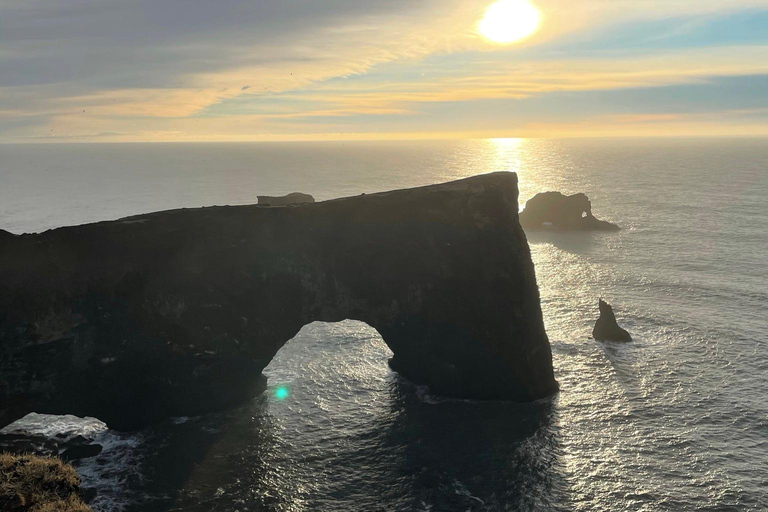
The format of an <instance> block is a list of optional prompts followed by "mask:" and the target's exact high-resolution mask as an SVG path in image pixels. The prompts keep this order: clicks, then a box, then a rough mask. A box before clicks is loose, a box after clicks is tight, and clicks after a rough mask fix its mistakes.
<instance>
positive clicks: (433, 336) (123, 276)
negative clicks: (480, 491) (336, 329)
mask: <svg viewBox="0 0 768 512" xmlns="http://www.w3.org/2000/svg"><path fill="white" fill-rule="evenodd" d="M517 198H518V189H517V176H516V175H515V174H513V173H494V174H487V175H481V176H476V177H472V178H468V179H464V180H460V181H455V182H450V183H445V184H441V185H433V186H427V187H421V188H414V189H406V190H397V191H392V192H386V193H379V194H369V195H363V196H357V197H351V198H345V199H338V200H333V201H325V202H319V203H305V204H297V205H294V206H291V207H285V208H274V207H265V206H258V205H253V206H236V207H210V208H198V209H182V210H174V211H165V212H159V213H152V214H147V215H139V216H135V217H130V218H125V219H121V220H117V221H110V222H99V223H95V224H88V225H82V226H74V227H66V228H60V229H55V230H50V231H46V232H44V233H40V234H26V235H13V234H10V233H7V232H3V233H0V283H2V289H3V293H2V294H0V410H2V414H3V416H2V418H0V425H3V424H7V423H9V422H11V421H13V420H14V419H16V418H18V417H21V416H23V415H24V414H26V413H28V412H30V411H36V412H40V413H53V414H64V413H69V414H76V415H78V416H94V417H97V418H99V419H101V420H103V421H105V422H106V423H107V424H108V425H109V426H110V427H112V428H116V429H131V428H135V427H137V426H140V425H143V424H146V423H149V422H152V421H155V420H158V419H161V418H165V417H169V416H176V415H191V414H197V413H202V412H205V411H209V410H213V409H218V408H222V407H226V406H229V405H232V404H236V403H239V402H241V401H244V400H246V399H249V398H251V397H253V396H254V394H256V393H258V392H260V391H261V390H263V389H264V387H265V378H264V377H263V376H262V373H261V371H262V370H263V369H264V367H265V366H266V365H267V364H269V362H270V360H271V359H272V358H273V357H274V355H275V353H276V352H277V351H278V350H279V349H280V347H282V346H283V345H284V344H285V343H286V342H287V341H289V340H290V339H291V338H293V337H294V336H295V335H296V334H297V333H298V331H299V330H300V329H301V328H302V327H303V326H304V325H306V324H308V323H310V322H313V321H327V322H336V321H340V320H344V319H353V320H360V321H363V322H366V323H368V324H369V325H371V326H372V327H374V328H376V329H377V330H378V332H379V333H380V334H381V336H382V338H383V339H384V341H385V342H386V343H387V345H388V346H389V348H390V349H391V350H392V352H393V357H392V359H391V361H390V365H391V367H392V368H393V369H394V370H396V371H397V372H399V373H401V374H402V375H404V376H405V377H407V378H408V379H410V380H412V381H414V382H416V383H422V384H427V385H428V386H429V387H430V388H431V390H432V391H433V392H434V393H437V394H443V395H447V396H453V397H466V398H477V399H508V400H517V401H529V400H536V399H539V398H542V397H545V396H548V395H550V394H552V393H553V392H555V391H556V389H557V383H556V381H555V379H554V376H553V370H552V356H551V351H550V346H549V341H548V339H547V335H546V333H545V331H544V324H543V321H542V313H541V307H540V303H539V292H538V287H537V285H536V277H535V274H534V268H533V264H532V261H531V255H530V250H529V247H528V243H527V240H526V237H525V234H524V233H523V230H522V229H521V227H520V223H519V222H518V212H517V204H518V203H517ZM327 364H329V365H333V364H335V362H334V361H333V360H328V361H327Z"/></svg>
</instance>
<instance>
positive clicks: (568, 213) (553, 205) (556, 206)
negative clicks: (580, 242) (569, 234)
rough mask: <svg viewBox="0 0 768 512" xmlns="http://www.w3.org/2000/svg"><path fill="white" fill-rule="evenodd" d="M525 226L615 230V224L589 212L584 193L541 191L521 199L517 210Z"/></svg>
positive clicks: (533, 227)
mask: <svg viewBox="0 0 768 512" xmlns="http://www.w3.org/2000/svg"><path fill="white" fill-rule="evenodd" d="M520 223H521V224H522V226H523V228H525V229H544V228H549V229H558V230H566V231H567V230H581V231H588V230H600V231H618V230H619V229H621V228H619V226H617V225H616V224H612V223H610V222H608V221H605V220H600V219H598V218H596V217H595V216H594V215H592V202H591V201H590V200H589V198H588V197H587V196H586V195H585V194H581V193H580V194H573V195H570V196H566V195H564V194H561V193H560V192H542V193H540V194H536V195H535V196H533V197H532V198H531V199H529V200H528V202H526V203H525V209H524V210H523V211H522V212H520Z"/></svg>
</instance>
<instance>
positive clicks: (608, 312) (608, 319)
mask: <svg viewBox="0 0 768 512" xmlns="http://www.w3.org/2000/svg"><path fill="white" fill-rule="evenodd" d="M599 307H600V318H598V319H597V322H595V328H594V329H592V337H593V338H595V339H596V340H597V341H632V336H630V335H629V333H628V332H627V331H626V330H624V329H622V328H621V327H619V324H618V323H617V322H616V316H615V315H614V314H613V308H612V307H611V305H610V304H608V303H607V302H605V301H604V300H603V299H600V303H599Z"/></svg>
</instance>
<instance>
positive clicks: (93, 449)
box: [61, 443, 104, 462]
mask: <svg viewBox="0 0 768 512" xmlns="http://www.w3.org/2000/svg"><path fill="white" fill-rule="evenodd" d="M103 449H104V447H103V446H101V445H100V444H97V443H93V444H82V445H75V446H72V447H70V448H67V449H66V450H64V451H63V452H61V460H63V461H66V462H69V461H73V460H79V459H88V458H90V457H95V456H97V455H98V454H100V453H101V451H102V450H103Z"/></svg>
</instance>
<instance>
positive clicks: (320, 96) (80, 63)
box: [0, 0, 768, 139]
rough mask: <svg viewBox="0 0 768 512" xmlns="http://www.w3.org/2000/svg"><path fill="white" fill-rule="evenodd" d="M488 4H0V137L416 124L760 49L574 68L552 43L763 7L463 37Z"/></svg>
mask: <svg viewBox="0 0 768 512" xmlns="http://www.w3.org/2000/svg"><path fill="white" fill-rule="evenodd" d="M488 3H490V0H488V1H487V2H481V1H477V0H390V1H387V2H381V1H373V0H324V1H323V2H318V1H316V0H292V1H284V2H272V1H254V0H222V1H221V2H211V1H209V0H164V1H162V2H158V1H156V0H68V1H67V2H61V1H59V0H28V1H26V2H14V1H10V0H0V112H2V113H3V114H2V116H3V119H0V134H5V135H0V136H4V137H5V138H6V139H9V138H14V137H15V138H25V137H40V136H46V134H49V133H50V132H51V131H52V130H53V132H54V133H56V132H59V135H61V136H63V134H61V132H62V131H63V132H65V133H66V134H69V135H71V136H76V137H87V134H89V133H90V134H99V133H108V134H116V135H115V136H116V137H131V136H133V137H137V138H143V137H149V136H157V135H158V134H164V135H162V136H167V135H168V134H177V132H179V131H180V130H181V131H183V130H190V131H189V132H188V134H187V135H188V136H189V137H195V136H197V137H202V138H207V137H210V136H219V135H218V132H217V133H215V134H214V132H215V131H216V130H224V131H223V132H221V133H223V134H226V133H228V132H231V133H232V136H233V137H237V136H240V133H239V132H238V131H237V130H240V129H242V130H243V131H244V132H245V131H249V133H250V134H251V136H253V135H254V134H259V133H262V134H264V135H265V136H266V135H269V133H271V132H268V131H262V130H269V129H270V126H271V125H270V124H269V123H271V122H276V121H278V120H281V119H282V120H283V121H284V123H283V124H282V125H280V129H281V130H283V129H286V128H287V127H288V126H289V125H290V123H292V122H295V124H294V125H291V126H293V128H294V129H295V130H297V131H296V133H306V129H307V126H306V125H305V124H302V123H301V120H302V119H304V118H313V119H314V121H313V125H312V127H311V128H312V130H316V129H318V127H320V126H321V124H322V123H321V122H319V121H318V119H324V118H353V117H355V116H360V115H366V116H372V117H386V116H393V115H400V116H402V115H413V116H417V115H418V112H419V110H420V104H424V103H439V102H456V101H472V100H483V99H489V98H507V99H513V98H526V97H530V96H531V95H537V94H546V93H550V92H558V91H581V90H595V89H601V88H608V89H611V88H628V87H641V86H660V85H667V84H670V83H680V82H686V81H695V80H702V79H705V77H706V76H707V75H712V74H725V75H728V74H746V73H758V72H763V70H764V66H763V65H762V63H763V62H766V58H765V57H766V55H765V51H764V48H763V47H754V48H751V47H747V46H743V47H739V48H735V47H732V48H720V49H712V50H711V51H712V54H708V53H706V52H707V51H709V50H706V51H705V50H702V51H699V52H698V53H697V52H691V53H690V54H688V55H685V54H683V53H681V52H676V53H674V52H673V53H670V54H665V55H660V56H648V55H646V56H643V55H638V54H637V53H636V52H635V53H634V54H632V55H629V56H627V55H621V54H619V55H613V58H612V59H604V58H596V59H589V58H581V59H576V58H574V57H573V56H572V55H569V53H568V51H567V50H568V49H567V47H563V46H562V44H561V46H558V44H559V43H558V41H566V40H567V38H569V37H589V34H590V33H591V32H592V31H594V30H597V29H601V30H605V29H610V27H614V26H619V25H620V24H621V23H628V22H633V21H637V20H651V21H653V20H661V19H669V18H670V17H674V16H686V15H688V16H690V15H691V13H696V14H697V15H708V14H711V13H723V12H730V11H738V10H744V9H750V8H751V9H755V8H768V2H767V1H765V0H730V1H729V0H725V1H722V2H709V3H702V2H698V1H693V0H667V1H656V0H583V1H581V2H579V3H578V6H575V5H574V3H573V2H566V1H565V0H537V4H538V5H540V7H541V9H542V11H543V12H544V16H545V22H544V28H543V30H542V31H541V33H539V34H537V35H536V36H535V37H533V38H531V39H530V40H529V41H526V42H524V43H523V44H521V45H516V46H514V47H508V48H504V47H498V46H494V45H491V44H488V43H487V42H485V41H483V40H482V39H481V38H479V37H478V35H477V34H476V33H475V20H477V19H479V18H480V16H481V15H482V12H483V10H484V8H485V7H486V6H487V4H488ZM696 26H697V25H696V21H695V20H693V21H690V22H687V24H686V25H684V27H685V29H684V30H685V31H688V30H695V27H696ZM681 30H682V29H681ZM537 48H546V49H547V51H548V52H550V54H547V55H537V53H536V49H537ZM607 50H610V49H607ZM541 51H543V50H541ZM462 56H463V57H462ZM437 57H439V59H438V60H440V62H439V63H438V64H434V65H432V64H426V63H425V59H430V58H437ZM460 58H463V59H464V60H460ZM422 65H423V66H432V67H430V68H429V69H425V70H426V71H429V72H430V73H428V74H427V76H425V77H424V78H423V79H417V80H414V79H413V78H412V77H411V76H410V75H409V76H407V77H404V76H403V75H404V74H405V73H409V74H416V72H417V71H418V69H419V67H420V66H422ZM383 68H386V69H387V70H388V71H386V72H381V71H379V70H381V69H383ZM367 76H375V77H376V78H375V79H372V80H366V79H365V77H367ZM418 76H420V75H418ZM345 77H348V78H345ZM360 77H363V79H361V80H359V79H358V78H360ZM345 80H346V81H347V82H348V83H343V82H344V81H345ZM243 84H246V85H243ZM234 106H237V107H238V108H242V109H244V110H246V111H250V112H252V115H251V116H245V117H244V118H243V120H242V121H239V123H241V124H239V126H241V127H242V128H237V129H227V128H226V122H227V121H224V120H222V121H217V120H215V119H214V118H216V117H217V116H223V118H224V119H229V121H230V122H231V121H232V117H233V112H231V111H228V110H227V109H228V108H229V109H231V108H233V107H234ZM234 114H237V112H234ZM246 117H247V120H246ZM414 119H416V117H414ZM414 122H417V121H414ZM171 125H174V126H173V127H171ZM158 127H161V128H159V129H158ZM163 127H167V129H166V128H163ZM200 127H205V128H200ZM335 127H336V125H334V124H333V123H329V124H328V125H327V126H326V128H328V129H335ZM348 128H350V129H352V130H354V127H351V126H350V127H348ZM130 134H134V135H130ZM152 134H154V135H152ZM69 135H67V136H69ZM187 135H185V137H186V136H187ZM173 136H176V135H173ZM94 137H95V135H94Z"/></svg>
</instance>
